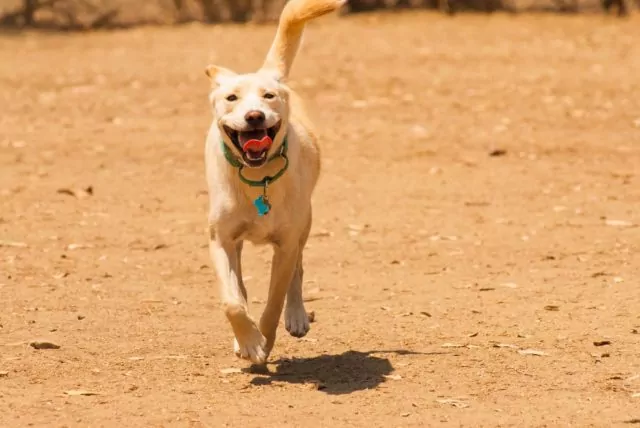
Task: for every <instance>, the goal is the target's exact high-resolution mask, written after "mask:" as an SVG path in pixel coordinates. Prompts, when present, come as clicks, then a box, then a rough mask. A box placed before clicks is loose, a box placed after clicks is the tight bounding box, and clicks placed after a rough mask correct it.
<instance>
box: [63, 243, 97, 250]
mask: <svg viewBox="0 0 640 428" xmlns="http://www.w3.org/2000/svg"><path fill="white" fill-rule="evenodd" d="M84 248H92V247H91V245H87V244H69V245H67V250H70V251H73V250H81V249H84Z"/></svg>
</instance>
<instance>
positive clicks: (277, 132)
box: [206, 66, 289, 168]
mask: <svg viewBox="0 0 640 428" xmlns="http://www.w3.org/2000/svg"><path fill="white" fill-rule="evenodd" d="M206 73H207V76H209V78H210V79H211V84H212V85H211V86H212V89H211V93H210V95H209V100H210V101H211V103H212V105H213V111H214V116H215V121H216V124H217V125H218V128H219V129H220V135H222V138H223V140H224V143H225V144H226V145H227V146H228V147H229V148H230V149H231V150H232V151H233V152H234V153H235V154H236V156H238V157H239V158H240V159H241V160H242V162H243V163H244V164H245V165H247V166H249V167H252V168H259V167H261V166H262V165H264V164H265V163H266V162H267V160H268V159H269V158H270V157H271V156H272V155H273V153H276V152H277V150H280V146H281V145H282V142H283V140H284V134H285V133H286V129H287V124H288V117H289V107H288V106H289V92H288V89H287V87H286V86H285V85H284V84H282V83H280V82H279V81H278V80H277V79H276V78H275V77H274V76H273V75H272V74H270V73H268V72H264V71H260V72H257V73H251V74H236V73H234V72H232V71H231V70H227V69H224V68H221V67H216V66H209V67H207V70H206Z"/></svg>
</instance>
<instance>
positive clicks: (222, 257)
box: [205, 0, 345, 364]
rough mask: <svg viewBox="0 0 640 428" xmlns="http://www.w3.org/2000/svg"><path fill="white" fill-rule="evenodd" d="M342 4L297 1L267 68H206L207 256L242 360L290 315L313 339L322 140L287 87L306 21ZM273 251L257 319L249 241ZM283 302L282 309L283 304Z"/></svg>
mask: <svg viewBox="0 0 640 428" xmlns="http://www.w3.org/2000/svg"><path fill="white" fill-rule="evenodd" d="M344 2H345V0H291V1H290V2H289V3H287V5H286V6H285V8H284V10H283V11H282V14H281V16H280V21H279V24H278V30H277V32H276V35H275V39H274V41H273V43H272V45H271V48H270V49H269V52H268V53H267V57H266V59H265V61H264V63H263V65H262V67H261V68H260V69H259V70H258V71H257V72H255V73H250V74H236V73H234V72H233V71H231V70H228V69H226V68H223V67H218V66H214V65H210V66H208V67H207V69H206V74H207V76H209V79H210V81H211V92H210V95H209V99H210V102H211V105H212V107H213V116H214V119H213V123H212V125H211V127H210V129H209V133H208V135H207V143H206V149H205V164H206V175H207V183H208V188H209V235H210V245H209V248H210V253H211V259H212V261H213V264H214V266H215V270H216V273H217V276H218V282H219V286H220V299H221V301H222V306H223V308H224V313H225V315H226V317H227V319H228V320H229V322H230V324H231V328H232V329H233V333H234V336H235V341H234V352H235V353H236V355H237V356H238V357H241V358H244V359H248V360H251V361H252V362H253V363H255V364H264V363H265V362H266V360H267V358H268V356H269V353H270V352H271V349H272V348H273V345H274V342H275V338H276V330H277V327H278V323H279V320H280V315H281V313H282V309H283V307H284V318H285V327H286V329H287V331H288V332H289V333H290V334H291V335H292V336H295V337H302V336H304V335H305V334H307V332H308V331H309V319H308V316H307V312H306V310H305V308H304V303H303V299H302V274H303V269H302V251H303V249H304V246H305V243H306V241H307V238H308V236H309V230H310V228H311V194H312V192H313V189H314V187H315V185H316V181H317V179H318V174H319V173H320V153H319V149H318V145H317V138H316V133H315V131H314V130H313V127H312V124H311V122H310V120H309V119H308V118H307V116H306V114H305V112H304V108H303V105H302V102H301V100H300V98H299V97H298V96H297V95H296V94H295V93H294V92H293V91H292V90H291V88H289V87H288V86H287V85H286V80H287V77H288V75H289V70H290V68H291V64H292V63H293V60H294V57H295V55H296V52H297V50H298V46H299V44H300V38H301V36H302V32H303V30H304V26H305V23H306V22H307V21H309V20H311V19H314V18H317V17H319V16H322V15H325V14H327V13H330V12H332V11H334V10H336V9H338V8H339V7H340V6H342V5H343V4H344ZM245 240H248V241H250V242H252V243H254V244H271V245H272V246H273V250H274V254H273V259H272V266H271V281H270V285H269V296H268V299H267V302H266V307H265V309H264V312H263V314H262V316H261V318H260V321H259V323H257V324H256V322H255V321H254V320H253V319H252V318H251V316H250V315H249V311H248V305H247V290H246V288H245V286H244V284H243V282H242V269H241V260H240V259H241V253H242V245H243V241H245ZM285 298H286V303H285Z"/></svg>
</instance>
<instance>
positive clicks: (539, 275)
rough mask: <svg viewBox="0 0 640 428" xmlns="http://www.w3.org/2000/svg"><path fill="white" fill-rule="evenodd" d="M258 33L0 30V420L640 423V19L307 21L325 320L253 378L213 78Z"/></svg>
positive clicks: (260, 288)
mask: <svg viewBox="0 0 640 428" xmlns="http://www.w3.org/2000/svg"><path fill="white" fill-rule="evenodd" d="M273 32H274V27H273V26H261V27H256V26H244V27H242V26H216V27H207V26H201V25H193V26H182V27H173V28H169V27H167V28H141V29H135V30H130V31H121V32H112V33H97V34H36V33H29V34H2V35H0V64H1V66H0V97H1V98H0V105H1V107H0V108H1V113H2V114H1V115H0V201H1V205H0V208H1V211H0V263H1V264H0V302H1V307H0V426H2V427H24V426H42V427H44V426H46V427H100V426H102V427H114V426H120V427H217V426H234V427H235V426H259V427H272V426H274V427H275V426H278V427H279V426H292V427H301V426H331V427H334V426H336V427H337V426H371V427H409V426H416V427H417V426H465V427H480V426H482V427H507V426H509V427H512V426H514V427H515V426H517V427H543V426H545V427H559V426H575V427H591V426H593V427H609V426H627V425H629V424H634V423H640V334H639V331H640V289H639V288H638V278H639V277H640V228H639V227H636V226H638V224H640V208H639V207H640V167H639V166H640V79H639V78H638V74H637V70H640V44H638V40H640V20H639V18H638V17H636V18H633V19H629V20H617V19H613V18H605V17H602V16H580V17H558V16H545V15H537V16H536V15H529V16H517V17H510V16H507V15H494V16H459V17H456V18H454V19H450V18H448V17H445V16H441V15H439V14H436V13H410V14H388V15H375V14H374V15H363V16H358V17H349V18H338V17H329V18H326V19H323V20H322V21H320V22H318V23H317V24H313V25H311V26H310V28H309V31H308V33H307V35H306V41H305V44H304V45H303V49H302V50H301V52H300V54H299V56H298V58H297V61H296V64H295V66H294V72H293V83H292V86H294V87H295V88H296V89H297V90H299V92H300V93H301V94H302V95H303V96H304V97H305V98H306V99H307V102H308V104H309V106H310V107H312V110H313V111H314V116H315V118H316V123H317V124H318V128H319V129H320V130H321V131H322V135H323V141H322V148H323V174H322V177H321V180H320V183H319V186H318V188H317V191H316V193H315V197H314V206H315V223H314V227H313V231H312V236H311V238H310V242H309V245H308V248H307V249H306V252H305V258H306V269H305V275H306V280H305V290H306V291H305V292H306V298H307V304H306V305H307V309H308V310H313V311H315V315H316V322H315V323H314V324H312V329H311V332H310V333H309V334H308V335H307V337H306V338H304V339H302V340H300V339H295V338H293V337H290V336H289V335H288V334H287V333H286V331H285V330H284V328H283V326H281V328H280V330H279V337H278V339H277V341H276V346H275V349H274V351H273V353H272V357H271V360H270V363H269V364H268V369H269V373H265V372H256V371H252V370H246V369H247V368H248V364H247V363H246V362H244V361H240V360H237V359H236V357H235V356H234V355H233V352H232V346H231V345H232V335H231V330H230V328H229V326H228V324H227V322H226V320H225V318H224V316H223V314H222V312H221V310H220V307H219V303H218V298H217V291H216V282H215V279H214V274H213V271H212V267H211V264H210V261H209V259H208V250H207V243H208V241H207V239H208V236H207V233H206V218H207V197H206V187H205V180H204V171H203V147H204V138H205V132H206V130H207V128H208V126H209V123H210V118H211V113H210V110H209V107H208V102H207V90H208V82H207V80H206V78H205V76H204V73H203V68H204V66H205V65H206V64H207V63H208V62H209V61H210V60H212V61H213V62H216V63H218V64H221V65H225V66H228V67H231V68H233V69H235V70H238V71H249V70H252V69H254V68H256V67H257V66H258V65H259V64H260V62H261V59H262V57H263V55H264V54H265V52H266V49H267V47H268V45H269V43H270V40H271V37H272V35H273ZM633 70H636V71H633ZM89 188H90V189H89ZM87 189H89V190H87ZM270 255H271V251H270V249H269V248H255V247H251V246H248V248H247V249H246V251H245V256H244V262H243V263H244V265H245V266H246V268H244V267H245V266H243V268H244V269H243V270H244V271H245V275H247V277H246V283H247V285H248V287H249V293H250V300H251V301H252V304H251V310H252V312H253V313H254V314H259V311H260V310H261V308H262V307H263V303H264V298H265V296H266V285H267V280H268V268H269V263H270ZM34 340H43V341H50V342H53V343H55V344H57V345H59V346H60V348H59V349H45V350H36V349H34V348H32V347H31V346H30V345H29V343H30V342H32V341H34ZM231 369H242V371H240V370H231ZM78 390H84V391H86V392H91V393H95V394H96V395H91V396H85V395H76V394H77V391H78ZM74 391H76V392H74Z"/></svg>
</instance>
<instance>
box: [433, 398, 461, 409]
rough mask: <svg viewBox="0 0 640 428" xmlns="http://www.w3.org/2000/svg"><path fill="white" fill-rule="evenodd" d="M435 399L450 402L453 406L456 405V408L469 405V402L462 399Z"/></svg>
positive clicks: (439, 401)
mask: <svg viewBox="0 0 640 428" xmlns="http://www.w3.org/2000/svg"><path fill="white" fill-rule="evenodd" d="M436 401H437V402H438V403H440V404H450V405H452V406H453V407H456V408H458V409H464V408H466V407H469V404H467V403H465V402H464V401H461V400H456V399H453V398H444V399H440V400H436Z"/></svg>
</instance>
